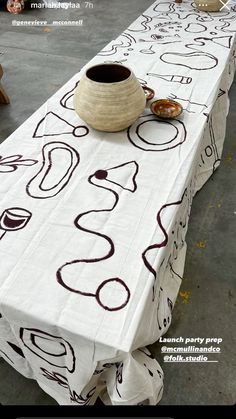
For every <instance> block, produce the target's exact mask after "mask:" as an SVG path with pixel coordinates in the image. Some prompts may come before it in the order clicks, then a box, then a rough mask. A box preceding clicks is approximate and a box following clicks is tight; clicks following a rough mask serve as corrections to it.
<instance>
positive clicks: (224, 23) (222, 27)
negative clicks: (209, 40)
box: [215, 16, 236, 32]
mask: <svg viewBox="0 0 236 419" xmlns="http://www.w3.org/2000/svg"><path fill="white" fill-rule="evenodd" d="M235 19H236V16H231V17H223V18H221V19H219V21H220V22H222V26H219V25H218V26H215V29H216V30H217V31H222V32H236V30H235V29H232V30H228V29H227V28H228V27H229V26H230V24H231V22H226V21H229V20H230V21H232V20H235Z"/></svg>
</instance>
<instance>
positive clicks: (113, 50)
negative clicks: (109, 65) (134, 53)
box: [97, 32, 136, 57]
mask: <svg viewBox="0 0 236 419" xmlns="http://www.w3.org/2000/svg"><path fill="white" fill-rule="evenodd" d="M121 36H123V37H124V38H125V41H122V40H120V41H119V42H116V43H115V44H113V45H112V46H111V48H110V49H109V50H104V49H103V50H102V51H101V52H99V53H98V54H97V55H98V56H102V57H103V56H110V55H114V54H116V53H117V50H118V48H128V47H130V46H131V45H132V44H134V43H136V39H135V38H134V37H133V36H132V35H130V34H128V33H125V32H124V33H122V34H121Z"/></svg>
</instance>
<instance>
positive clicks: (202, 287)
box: [0, 0, 236, 405]
mask: <svg viewBox="0 0 236 419" xmlns="http://www.w3.org/2000/svg"><path fill="white" fill-rule="evenodd" d="M153 1H154V0H142V1H137V0H129V1H126V0H120V1H119V2H118V1H117V2H116V1H110V0H93V5H94V7H93V9H85V8H81V9H78V10H72V11H71V10H68V11H67V12H66V11H62V10H59V11H56V10H38V11H35V10H29V9H28V10H25V12H24V14H23V15H22V16H21V18H22V19H23V18H25V19H30V20H34V19H36V18H37V19H39V18H41V19H45V18H47V19H48V20H50V19H63V20H64V19H65V18H67V19H73V20H76V19H80V18H82V17H83V18H84V25H83V26H82V27H79V28H65V27H53V28H52V27H51V28H50V31H47V32H45V31H44V30H43V29H42V28H26V27H13V26H12V25H11V21H12V18H13V17H12V16H11V15H10V14H9V13H7V12H5V11H4V9H0V62H1V64H2V65H3V67H4V70H5V76H4V79H3V83H4V87H5V88H6V90H7V92H8V94H9V96H10V98H11V105H10V106H0V141H4V139H5V138H7V136H8V135H10V134H11V133H12V132H13V131H14V130H15V129H16V128H17V127H18V126H19V125H21V124H22V123H23V122H24V120H25V119H26V118H27V117H28V116H30V115H31V114H32V113H33V111H35V110H36V109H37V108H38V107H39V106H40V105H41V104H42V103H43V102H44V101H45V100H47V98H49V97H50V96H51V95H52V94H53V93H54V92H56V91H57V90H58V88H59V87H61V86H62V85H63V84H64V83H65V82H66V81H67V80H68V79H69V78H70V77H71V76H72V75H74V74H75V73H76V72H77V71H78V70H79V69H80V68H81V67H82V66H83V65H84V64H85V63H86V62H87V61H88V60H89V59H91V58H92V57H93V56H94V55H95V54H96V53H97V52H98V51H99V50H101V49H102V48H103V47H104V46H105V45H106V44H107V43H108V42H109V41H110V40H112V39H113V38H115V37H116V36H118V35H119V34H120V33H121V32H122V30H124V29H125V28H126V27H127V26H128V25H129V24H130V23H131V22H132V21H133V20H134V19H135V18H136V17H137V16H138V15H139V14H141V13H142V12H143V11H144V10H145V9H146V8H147V7H149V5H150V4H152V3H153ZM2 3H3V2H2V0H1V1H0V5H1V4H2ZM82 3H84V2H82V1H81V4H82ZM230 96H231V109H230V114H229V116H228V124H227V134H226V142H225V147H224V154H223V158H222V163H221V166H220V168H219V169H218V170H217V172H216V173H215V174H214V175H213V176H212V178H211V179H210V180H209V181H208V183H207V184H206V185H205V186H204V188H203V189H202V190H201V191H200V192H199V193H198V194H197V196H196V197H195V198H194V203H193V207H192V214H191V222H190V226H189V230H188V235H187V243H188V252H187V260H186V266H185V274H184V279H183V283H182V286H181V293H182V294H181V295H182V296H181V295H180V296H179V297H178V299H177V303H176V306H175V309H174V312H173V321H172V324H171V327H170V329H169V332H168V334H167V335H166V336H172V337H174V336H176V337H179V336H183V337H188V336H190V337H221V338H222V339H223V342H222V344H221V352H222V353H221V354H220V355H218V356H217V357H216V358H217V359H218V360H219V362H218V363H213V364H211V363H209V364H193V363H190V364H180V363H179V364H177V363H175V364H164V363H163V357H162V356H160V343H156V344H154V345H152V347H151V350H152V352H153V353H154V354H157V353H158V354H159V357H158V358H159V359H158V360H159V361H160V363H161V365H162V367H163V368H164V372H165V390H164V395H163V398H162V401H161V404H162V405H168V404H169V405H184V404H185V405H191V404H195V405H208V404H216V405H227V404H233V403H235V394H236V364H235V344H236V342H235V333H233V332H234V331H235V311H236V290H235V279H236V274H235V272H236V258H235V251H236V241H235V231H236V227H235V225H236V187H235V185H236V141H235V135H236V134H235V133H236V83H234V84H233V86H232V89H231V95H230ZM199 242H204V246H205V247H199ZM2 383H4V385H2ZM0 403H2V404H5V405H15V404H19V405H22V404H26V405H46V404H48V405H52V404H56V402H55V401H54V400H53V399H51V398H50V397H49V396H47V395H46V394H45V393H44V392H43V391H42V390H41V389H40V388H39V387H38V385H37V383H35V382H33V381H31V380H27V379H25V378H24V377H23V376H21V375H20V374H18V373H17V372H16V371H15V370H14V369H13V368H12V367H11V366H9V365H8V364H7V363H6V362H5V361H3V360H2V359H0Z"/></svg>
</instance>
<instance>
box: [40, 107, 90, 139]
mask: <svg viewBox="0 0 236 419" xmlns="http://www.w3.org/2000/svg"><path fill="white" fill-rule="evenodd" d="M48 118H53V119H54V124H53V125H55V126H57V123H58V120H59V121H62V122H63V124H64V127H65V128H64V129H65V131H60V132H55V131H53V128H52V130H50V129H49V132H47V133H45V132H43V134H42V135H41V134H38V131H39V130H40V127H41V126H44V124H45V123H46V121H47V119H48ZM79 130H81V131H82V132H81V133H80V132H79V133H78V132H77V131H79ZM88 133H89V129H88V127H86V126H85V125H78V126H74V125H72V124H70V123H69V122H68V121H66V120H65V119H64V118H62V117H61V116H59V115H57V114H56V113H55V112H52V111H50V112H47V113H46V115H45V116H44V117H43V118H42V119H41V120H40V121H39V122H38V124H37V126H36V128H35V131H34V133H33V138H43V137H54V136H58V135H65V134H70V135H71V134H72V135H74V137H84V136H85V135H87V134H88Z"/></svg>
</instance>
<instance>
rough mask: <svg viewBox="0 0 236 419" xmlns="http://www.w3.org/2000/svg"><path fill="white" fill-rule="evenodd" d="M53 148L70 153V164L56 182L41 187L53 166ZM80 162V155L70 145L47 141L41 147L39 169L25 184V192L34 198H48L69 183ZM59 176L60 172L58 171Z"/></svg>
mask: <svg viewBox="0 0 236 419" xmlns="http://www.w3.org/2000/svg"><path fill="white" fill-rule="evenodd" d="M55 150H63V151H64V152H66V153H68V152H69V154H70V165H69V166H68V167H66V168H65V169H66V171H65V172H64V173H63V176H62V177H61V178H60V179H58V182H57V183H55V184H54V185H53V186H50V187H49V188H45V187H43V183H44V182H45V179H46V178H47V177H48V176H49V175H50V171H51V169H52V166H53V161H52V153H53V152H54V151H55ZM79 162H80V155H79V153H78V151H77V150H75V149H74V148H73V147H71V146H70V145H68V144H66V143H64V142H59V141H57V142H56V141H53V142H50V143H47V144H45V145H44V146H43V148H42V166H41V168H40V169H39V171H38V172H37V173H36V174H35V175H34V176H33V177H32V178H31V179H30V181H29V182H28V183H27V185H26V193H27V194H28V195H29V196H30V197H31V198H35V199H48V198H52V197H54V196H56V195H57V194H59V193H60V192H61V191H62V190H63V189H64V188H65V187H66V186H67V185H68V183H69V181H70V179H71V177H72V175H73V173H74V171H75V169H76V168H77V166H78V164H79ZM60 176H61V173H60Z"/></svg>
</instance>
